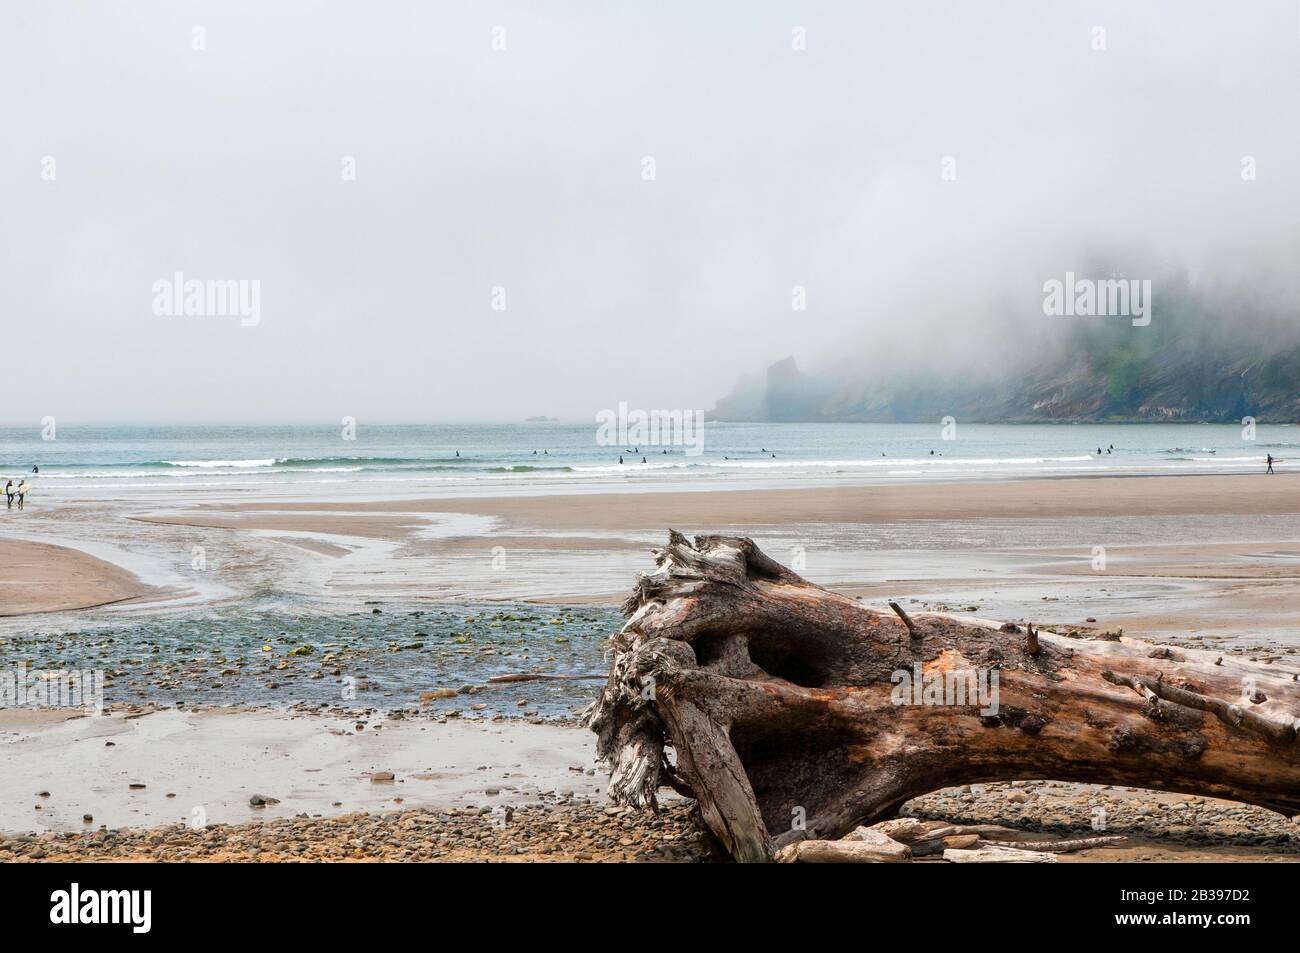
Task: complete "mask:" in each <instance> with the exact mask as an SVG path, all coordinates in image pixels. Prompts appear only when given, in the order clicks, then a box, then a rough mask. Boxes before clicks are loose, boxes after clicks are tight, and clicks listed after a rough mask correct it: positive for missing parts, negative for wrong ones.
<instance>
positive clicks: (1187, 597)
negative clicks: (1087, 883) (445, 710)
mask: <svg viewBox="0 0 1300 953" xmlns="http://www.w3.org/2000/svg"><path fill="white" fill-rule="evenodd" d="M670 526H672V527H675V528H677V529H680V530H682V531H684V532H687V533H692V534H694V533H708V532H717V533H733V534H741V535H748V536H752V537H754V538H755V540H756V541H757V542H758V543H759V544H760V545H761V546H763V547H764V549H765V550H766V551H768V552H769V553H770V554H772V555H773V556H774V557H775V558H777V559H780V560H781V561H782V562H785V563H787V564H790V565H796V564H797V565H798V568H799V571H800V572H801V573H802V574H803V575H805V576H806V577H808V578H809V579H811V580H812V581H814V582H817V583H818V584H821V585H825V586H829V587H832V588H836V589H841V590H845V591H848V592H851V593H853V594H855V595H861V596H863V597H864V598H865V599H868V600H873V601H881V600H884V599H889V598H902V599H910V600H913V601H914V604H916V605H917V606H918V607H920V608H941V607H944V606H949V607H953V608H962V609H965V608H966V607H967V606H968V605H975V606H978V607H979V610H980V612H981V613H982V614H984V615H987V616H991V617H1002V618H1014V619H1035V620H1037V621H1042V622H1046V623H1048V624H1061V625H1076V624H1077V625H1083V624H1085V621H1086V620H1087V619H1088V618H1095V619H1097V624H1098V625H1101V626H1111V627H1124V628H1125V629H1126V631H1129V632H1130V633H1132V634H1142V635H1146V636H1149V637H1155V638H1165V637H1181V636H1184V635H1188V634H1201V635H1205V636H1207V637H1210V638H1219V637H1222V638H1235V639H1244V640H1245V641H1246V643H1250V642H1251V640H1253V641H1254V642H1256V643H1258V642H1260V641H1266V640H1275V641H1289V642H1290V643H1292V644H1300V639H1297V637H1296V636H1297V633H1300V474H1279V475H1276V476H1272V477H1266V476H1262V475H1249V476H1242V475H1237V476H1178V477H1168V476H1165V477H1089V478H1072V479H1065V478H1060V479H1036V480H1020V481H996V482H987V483H974V482H962V483H957V484H952V483H949V484H931V485H908V486H899V485H890V486H835V487H822V488H807V489H770V490H754V489H745V490H717V491H707V490H701V491H696V492H680V491H667V492H638V493H601V494H590V493H587V494H565V495H549V496H540V495H533V496H514V497H473V498H457V499H386V500H365V499H358V500H352V501H348V500H345V501H339V500H330V501H322V500H319V499H308V500H297V501H267V500H262V501H247V502H233V503H213V502H196V503H192V504H189V505H185V506H176V505H174V504H173V505H171V506H166V505H164V504H162V502H161V501H155V502H153V503H152V504H151V503H150V502H149V501H137V502H136V503H134V504H132V505H130V506H123V505H118V506H111V507H110V506H104V507H102V508H97V507H96V505H95V504H86V505H83V506H81V507H79V508H78V509H77V510H76V511H75V513H73V512H71V511H69V515H68V516H66V517H65V516H64V515H63V514H61V513H59V512H53V513H50V514H49V518H48V527H49V529H50V530H51V541H53V542H58V541H60V540H67V539H69V538H74V537H73V534H79V533H88V534H91V535H100V536H102V537H106V538H108V539H109V540H110V541H111V542H112V544H113V545H114V546H116V547H117V548H118V549H121V550H137V551H140V552H146V551H147V553H148V554H149V556H150V558H152V559H153V560H154V561H156V562H159V563H163V564H164V567H165V568H166V567H168V566H169V567H170V569H171V570H172V572H173V573H174V575H175V576H176V577H177V579H178V580H180V581H181V582H183V583H184V584H186V585H194V586H202V585H209V587H210V588H213V589H215V590H219V591H223V592H224V593H226V600H227V601H229V602H237V601H238V600H239V599H241V598H245V597H246V596H247V595H248V594H250V593H257V592H266V591H268V590H269V591H284V592H290V593H294V594H296V595H299V596H302V597H304V598H307V599H310V600H314V601H316V602H319V603H321V604H325V605H328V606H338V607H349V608H350V607H352V606H355V604H356V603H357V602H364V601H369V600H391V601H423V600H445V599H487V600H512V601H524V600H527V601H539V602H570V603H576V602H615V601H617V600H619V599H621V597H622V596H623V594H624V593H625V592H626V591H627V588H628V586H629V585H630V584H631V582H632V580H633V579H634V578H635V576H636V573H637V572H639V571H641V570H643V569H646V568H647V567H648V566H649V565H650V551H651V550H652V549H653V548H654V547H656V546H658V545H660V544H661V543H662V541H663V539H664V533H665V530H666V528H667V527H670ZM196 544H198V545H201V546H202V547H203V549H204V550H205V552H206V554H207V565H206V568H205V569H204V570H203V571H194V570H192V569H191V566H190V554H191V551H192V548H193V546H194V545H196ZM1098 547H1100V548H1101V549H1102V550H1104V553H1105V558H1104V560H1103V564H1101V565H1099V564H1098V562H1097V560H1096V558H1095V556H1096V553H1097V550H1098ZM60 555H64V554H61V553H60V551H57V550H54V551H49V552H48V553H47V559H48V560H49V562H50V563H51V565H49V566H47V567H46V570H45V571H46V572H47V573H49V574H53V573H54V572H55V569H54V568H53V563H55V562H57V557H59V556H60ZM9 611H10V612H12V611H14V610H12V609H11V610H9Z"/></svg>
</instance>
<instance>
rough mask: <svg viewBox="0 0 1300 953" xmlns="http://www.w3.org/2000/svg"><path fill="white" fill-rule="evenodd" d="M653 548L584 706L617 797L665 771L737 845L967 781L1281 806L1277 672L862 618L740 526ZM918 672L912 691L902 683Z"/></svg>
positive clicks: (838, 830) (1298, 703) (1292, 791)
mask: <svg viewBox="0 0 1300 953" xmlns="http://www.w3.org/2000/svg"><path fill="white" fill-rule="evenodd" d="M656 562H657V568H656V569H655V570H654V571H653V572H647V573H642V574H641V575H640V577H639V578H638V580H637V583H636V587H635V590H634V591H633V593H632V595H631V596H630V597H629V598H628V599H627V601H626V602H625V603H624V606H623V612H624V615H625V616H626V617H627V620H628V621H627V624H626V625H625V626H624V627H623V629H622V630H621V631H620V632H619V633H618V634H617V635H615V636H614V637H613V638H612V640H611V647H612V655H613V657H612V663H611V666H610V673H609V680H608V682H607V683H606V685H605V687H604V688H603V689H602V690H601V692H600V695H599V697H598V698H597V699H596V700H595V701H594V702H593V703H592V705H591V706H590V708H589V709H588V712H587V722H588V724H589V726H590V727H591V728H592V730H593V731H595V732H596V734H597V735H598V741H597V752H598V754H599V756H600V757H601V758H602V759H604V760H605V762H606V763H607V764H608V765H609V766H610V769H611V776H610V785H609V792H610V795H611V797H612V798H613V799H614V800H615V801H616V802H618V803H623V804H632V805H639V806H642V807H654V806H655V796H656V791H657V790H658V789H659V788H660V786H661V785H670V786H672V787H674V788H676V789H677V790H679V791H680V792H681V793H683V794H687V795H689V796H691V797H694V798H695V799H696V801H697V802H698V804H699V809H700V812H701V815H702V817H703V819H704V821H705V823H706V824H707V825H708V827H709V828H710V830H711V831H712V832H713V833H714V834H715V835H716V837H717V839H718V840H719V841H720V842H721V844H722V846H723V847H724V848H725V849H726V850H727V851H728V852H729V853H730V855H731V856H732V857H733V858H735V859H737V860H744V861H762V860H769V859H771V858H772V856H773V855H774V853H775V851H776V850H777V849H779V848H780V847H782V846H785V845H787V844H791V843H794V842H796V841H799V840H803V839H821V840H826V839H831V840H833V839H836V838H839V837H841V836H843V835H844V834H846V833H847V832H849V831H851V830H853V829H854V828H855V827H857V826H858V825H862V824H871V823H874V822H877V821H881V820H884V819H887V818H890V817H892V816H894V815H895V814H896V812H897V810H898V808H899V807H900V806H901V805H902V804H903V803H904V802H905V801H907V800H909V799H910V798H913V797H917V796H919V795H921V794H925V793H927V792H930V791H933V790H936V789H938V788H942V787H948V786H951V785H957V784H967V783H975V782H988V781H1013V780H1025V779H1039V778H1042V779H1055V780H1061V781H1083V782H1094V783H1101V784H1120V785H1132V786H1136V787H1142V788H1153V789H1157V790H1164V791H1176V792H1184V793H1190V794H1199V795H1206V796H1211V797H1222V798H1230V799H1233V800H1237V801H1243V802H1246V803H1249V804H1255V805H1259V806H1262V807H1265V808H1269V809H1272V810H1275V811H1279V812H1282V813H1284V814H1287V815H1295V814H1300V744H1297V743H1296V725H1297V721H1296V713H1297V712H1300V684H1298V683H1297V682H1296V675H1297V672H1296V669H1295V668H1294V667H1291V666H1284V665H1279V664H1274V665H1265V664H1259V663H1254V662H1250V661H1248V660H1246V659H1241V658H1234V657H1231V656H1222V657H1220V656H1218V655H1216V654H1214V653H1209V652H1203V651H1197V650H1192V649H1181V648H1179V649H1175V648H1166V647H1161V648H1156V647H1155V646H1153V645H1151V644H1149V643H1146V642H1141V641H1138V640H1135V639H1129V638H1119V639H1077V638H1067V637H1063V636H1060V635H1057V634H1054V633H1051V632H1048V631H1045V630H1041V629H1038V630H1035V632H1034V636H1033V639H1032V641H1031V640H1029V639H1028V638H1027V636H1026V634H1025V633H1022V632H1020V631H1019V629H1018V628H1016V627H1013V626H1005V627H1002V628H999V627H998V626H997V625H996V624H995V623H984V624H981V623H971V622H961V621H957V620H955V619H952V618H949V617H945V616H941V615H934V614H927V615H917V616H916V617H915V618H914V619H912V618H910V617H907V616H906V615H905V614H903V613H901V612H900V613H899V614H898V615H895V614H894V613H892V612H890V613H886V614H881V613H879V612H876V611H875V610H873V609H871V608H868V607H865V606H863V605H861V604H859V603H858V602H857V601H856V600H854V599H852V598H850V597H848V596H843V595H839V594H837V593H833V592H830V591H828V590H825V589H822V588H820V587H819V586H815V585H813V584H811V583H809V582H807V581H805V580H804V579H802V578H800V577H799V576H798V575H796V574H795V573H793V572H791V571H789V570H788V569H786V568H784V567H783V566H781V565H779V564H778V563H777V562H775V561H774V560H772V559H771V558H769V557H768V556H766V555H764V554H763V553H762V552H761V551H760V550H759V549H758V547H757V546H755V545H754V543H753V542H752V541H751V540H749V539H743V538H730V537H719V536H703V537H696V539H695V542H694V544H693V545H692V543H691V542H690V541H688V540H687V539H686V538H685V537H684V536H682V535H681V534H680V533H676V532H670V534H669V543H668V546H667V547H666V548H665V549H663V550H661V551H659V552H657V553H656ZM908 621H911V622H912V628H913V630H914V631H909V629H908V627H907V625H906V622H908ZM1003 628H1005V629H1007V630H1014V631H1003ZM918 675H919V676H920V684H921V685H922V686H923V689H917V690H912V689H910V688H908V684H909V682H911V681H912V680H913V679H915V678H916V677H917V676H918ZM981 679H983V680H984V684H986V685H987V686H988V687H989V688H990V689H992V688H994V686H995V691H993V697H994V700H995V702H996V703H995V704H990V699H989V698H988V696H987V694H985V695H983V696H978V695H977V693H976V692H975V691H974V689H975V688H976V687H977V686H979V685H980V684H981V682H980V680H981ZM958 689H961V691H958ZM935 701H937V702H939V703H932V702H935ZM918 702H920V703H918ZM669 751H671V754H672V756H671V757H670V756H669V754H668V752H669Z"/></svg>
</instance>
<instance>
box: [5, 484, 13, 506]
mask: <svg viewBox="0 0 1300 953" xmlns="http://www.w3.org/2000/svg"><path fill="white" fill-rule="evenodd" d="M13 508H14V481H13V480H10V481H9V482H8V483H6V484H5V509H7V510H12V509H13Z"/></svg>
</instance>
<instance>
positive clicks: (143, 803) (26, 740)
mask: <svg viewBox="0 0 1300 953" xmlns="http://www.w3.org/2000/svg"><path fill="white" fill-rule="evenodd" d="M0 744H3V746H4V751H5V771H4V772H3V773H0V831H7V832H17V831H28V830H36V831H40V830H54V831H78V830H84V829H85V828H86V827H87V825H86V823H85V822H83V820H82V818H83V816H84V815H86V814H89V815H91V816H92V817H93V819H94V820H93V825H94V826H99V825H107V826H108V827H126V826H130V827H156V826H158V825H162V824H168V823H172V822H178V821H184V822H187V823H188V822H190V821H191V820H192V819H193V818H195V817H202V818H203V819H204V820H205V822H207V823H214V824H215V823H224V824H234V823H241V822H246V821H252V820H268V819H272V818H278V817H292V816H294V815H297V814H303V813H305V814H309V815H313V816H322V815H339V814H345V813H351V812H355V811H384V810H396V809H397V808H398V807H399V806H400V805H405V806H406V807H408V808H430V809H448V808H466V807H469V806H471V805H473V806H475V807H488V808H490V807H492V806H493V805H494V804H505V803H510V804H514V805H521V804H529V803H536V802H538V801H540V800H542V799H543V798H544V797H545V796H547V795H563V794H570V795H572V796H575V797H576V796H582V797H591V798H601V797H602V792H603V790H604V779H603V778H599V777H596V776H595V775H594V773H593V774H587V773H585V772H586V771H588V770H592V769H594V762H593V751H594V745H595V736H594V735H592V734H591V733H590V732H587V731H582V730H577V729H574V728H572V727H565V726H563V725H559V724H530V723H528V722H524V721H519V720H502V721H492V720H489V719H475V720H473V721H469V720H464V721H462V720H460V719H455V718H450V719H446V720H444V721H435V720H433V719H425V718H419V719H406V720H394V719H390V718H387V717H385V716H384V715H382V714H371V715H361V716H360V717H346V718H345V717H341V716H334V717H329V716H327V717H322V716H320V715H315V714H312V715H307V714H298V713H293V712H285V711H276V710H271V709H243V710H240V709H233V710H232V709H210V710H206V711H189V710H187V711H181V710H177V709H165V710H160V711H154V712H146V711H143V710H139V711H134V712H113V713H109V714H103V715H95V714H80V713H69V712H66V711H55V710H44V711H36V710H29V709H7V710H0ZM384 771H388V772H391V773H392V774H393V775H394V779H393V780H392V781H386V782H378V781H375V780H372V778H373V776H374V775H375V773H376V772H384ZM134 784H140V785H143V787H140V788H133V787H132V785H134ZM41 792H48V795H49V796H48V797H42V796H41ZM255 794H260V795H263V796H266V797H272V798H276V799H278V801H279V803H278V804H268V805H266V806H264V807H253V806H251V805H250V804H249V799H250V798H251V797H252V796H253V795H255Z"/></svg>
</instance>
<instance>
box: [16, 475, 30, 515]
mask: <svg viewBox="0 0 1300 953" xmlns="http://www.w3.org/2000/svg"><path fill="white" fill-rule="evenodd" d="M27 490H28V486H27V481H26V480H23V481H21V482H20V483H19V484H18V489H16V490H15V491H14V495H15V496H17V497H18V508H19V509H20V510H21V509H22V508H23V505H24V504H26V502H27Z"/></svg>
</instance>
